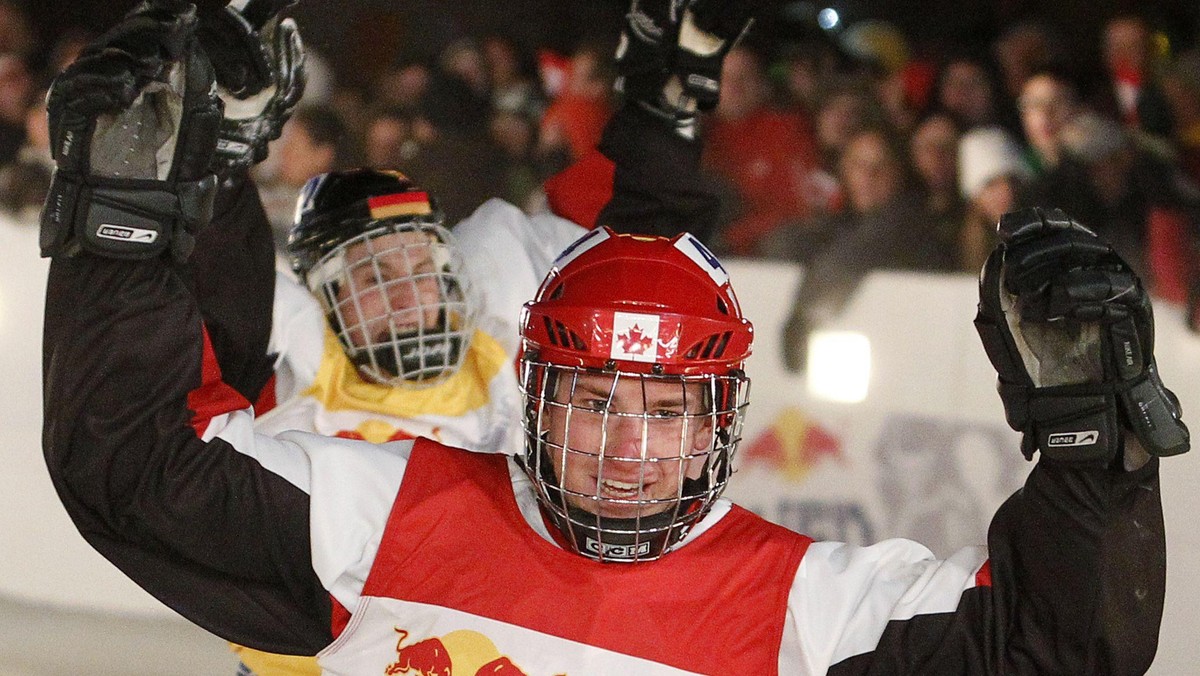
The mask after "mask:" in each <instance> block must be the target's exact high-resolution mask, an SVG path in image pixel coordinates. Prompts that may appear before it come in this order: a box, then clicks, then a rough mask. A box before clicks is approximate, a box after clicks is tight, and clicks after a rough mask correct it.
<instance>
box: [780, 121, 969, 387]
mask: <svg viewBox="0 0 1200 676" xmlns="http://www.w3.org/2000/svg"><path fill="white" fill-rule="evenodd" d="M902 157H903V154H902V153H901V152H900V151H899V150H898V149H897V147H896V145H895V143H894V142H893V141H892V140H891V139H890V137H889V136H888V134H887V133H886V132H884V131H882V130H880V129H867V130H864V131H862V132H860V133H858V134H857V135H855V136H854V137H853V138H852V139H851V140H850V143H849V144H848V145H847V146H846V152H845V154H844V155H843V157H842V161H841V163H840V174H841V180H842V183H843V185H844V186H845V190H846V197H847V209H846V210H845V211H843V212H841V213H838V214H833V215H830V216H827V217H823V220H824V221H825V223H823V224H822V225H821V226H818V227H814V228H811V229H809V230H808V231H806V232H805V231H799V230H796V231H786V232H785V231H781V232H780V233H779V236H778V237H776V238H773V240H774V241H773V243H772V244H773V245H774V246H775V247H776V251H777V252H778V253H790V254H791V255H790V257H791V258H792V260H797V261H800V262H805V269H804V280H803V283H802V284H801V285H800V288H799V290H798V292H797V294H796V298H795V301H794V303H793V306H792V311H791V315H790V317H789V319H788V321H787V325H786V327H785V330H784V337H783V340H784V362H785V363H786V365H787V366H788V368H789V369H792V370H802V369H804V367H805V359H806V358H807V350H808V347H807V343H808V334H809V331H810V330H811V329H814V328H817V327H819V326H821V325H822V324H823V323H825V322H826V321H828V320H830V319H832V318H833V317H836V316H837V315H838V314H840V313H841V311H842V309H843V308H844V307H845V304H846V303H847V302H848V301H849V300H850V298H851V297H852V296H853V294H854V291H855V290H856V289H857V288H858V284H859V282H861V281H862V279H863V278H864V277H865V276H866V275H867V274H868V273H869V272H870V271H872V270H877V269H881V268H889V269H905V270H926V271H928V270H950V269H953V267H954V251H953V246H952V243H950V242H946V241H944V240H942V239H940V237H939V234H938V233H937V232H936V230H935V228H934V227H933V226H931V219H929V218H928V217H927V216H926V214H925V212H924V210H923V209H922V208H921V202H920V198H919V197H918V196H917V195H916V194H915V193H914V192H913V191H912V190H910V189H908V187H907V185H906V176H905V171H904V164H903V160H902ZM817 233H821V235H823V237H820V238H818V237H817V236H815V235H816V234H817ZM789 234H790V235H792V236H791V238H790V239H786V238H785V237H784V236H785V235H789ZM821 239H823V240H824V241H820V240H821ZM814 252H815V253H814Z"/></svg>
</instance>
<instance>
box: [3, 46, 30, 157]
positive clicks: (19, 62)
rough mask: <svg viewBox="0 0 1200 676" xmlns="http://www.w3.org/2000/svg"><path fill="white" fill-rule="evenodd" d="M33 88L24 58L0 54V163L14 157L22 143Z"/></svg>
mask: <svg viewBox="0 0 1200 676" xmlns="http://www.w3.org/2000/svg"><path fill="white" fill-rule="evenodd" d="M33 88H34V84H33V78H32V77H31V76H30V74H29V70H28V69H27V68H26V67H25V61H24V60H23V59H22V58H21V57H19V56H17V55H15V54H0V165H5V164H8V163H10V162H12V161H13V160H15V159H17V151H18V149H20V147H21V144H23V143H24V142H25V114H26V113H27V112H28V110H29V104H30V101H31V99H32V98H33Z"/></svg>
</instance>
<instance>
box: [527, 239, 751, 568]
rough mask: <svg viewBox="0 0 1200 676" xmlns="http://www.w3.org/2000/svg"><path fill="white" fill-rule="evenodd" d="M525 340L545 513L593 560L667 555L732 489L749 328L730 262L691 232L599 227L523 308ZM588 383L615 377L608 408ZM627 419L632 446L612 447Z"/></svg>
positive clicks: (533, 468) (533, 449)
mask: <svg viewBox="0 0 1200 676" xmlns="http://www.w3.org/2000/svg"><path fill="white" fill-rule="evenodd" d="M522 338H523V357H522V386H523V388H524V396H525V403H526V405H525V426H526V451H525V455H524V457H523V458H522V461H521V464H522V466H523V467H524V468H525V471H526V474H527V475H528V476H529V477H530V479H531V480H532V481H533V482H534V484H535V486H536V488H537V496H538V500H539V502H540V504H541V506H542V508H543V511H544V512H545V513H546V515H547V518H548V519H549V520H550V521H551V522H552V523H554V524H555V526H556V527H557V529H558V531H559V533H560V535H561V539H562V540H564V541H565V545H566V546H567V547H568V548H570V549H572V550H574V551H576V552H577V553H579V554H582V555H583V556H587V557H589V558H593V559H596V560H600V561H643V560H653V559H656V558H659V557H661V556H663V555H664V554H665V553H666V552H667V551H669V550H670V548H671V547H672V546H674V545H675V544H676V543H678V542H679V541H680V540H682V539H683V538H684V537H685V536H686V535H687V533H688V532H689V531H690V529H691V528H692V527H693V526H694V525H695V524H696V523H698V522H699V521H700V520H701V519H702V518H703V517H704V516H705V515H706V514H707V513H708V512H709V511H710V510H711V508H712V506H713V504H714V503H715V501H716V500H717V498H718V497H719V496H720V494H721V493H722V492H723V491H724V488H725V485H726V483H727V482H728V480H729V477H730V475H731V474H732V471H733V465H732V462H733V454H734V452H735V450H736V447H737V444H738V442H739V441H740V437H741V426H742V420H743V417H744V411H745V406H746V402H747V397H748V392H749V381H748V379H747V378H746V376H745V374H744V372H743V371H742V370H741V367H742V363H743V361H744V359H745V358H746V356H748V355H749V352H750V342H751V338H752V327H751V325H750V322H749V321H748V320H746V319H745V318H744V317H742V316H741V310H740V307H739V305H738V303H737V299H736V297H735V296H734V294H733V291H732V289H731V288H730V286H729V284H728V275H727V274H726V273H725V270H724V268H722V267H721V265H720V263H719V262H718V261H717V260H716V258H715V257H713V256H712V254H711V253H709V252H708V250H707V249H706V248H704V247H703V245H702V244H700V242H699V241H697V240H695V238H694V237H692V236H691V235H688V234H686V233H685V234H683V235H680V236H678V237H675V238H674V239H666V238H661V237H639V236H632V235H616V234H614V233H612V232H611V231H609V230H608V229H607V228H603V229H600V230H594V231H592V232H591V233H589V234H588V235H585V236H584V237H583V238H581V239H580V240H579V241H577V242H576V243H575V244H574V245H572V246H571V247H569V248H568V249H567V250H566V251H565V252H564V253H563V254H562V256H560V258H559V260H558V261H557V262H556V263H555V267H554V269H553V270H552V271H551V273H550V274H549V276H548V277H547V278H546V280H545V281H544V282H543V284H542V287H541V289H540V290H539V292H538V295H537V297H536V298H535V299H534V300H533V301H532V302H530V303H528V304H526V306H525V311H524V316H523V322H522ZM586 379H591V380H592V381H593V382H594V381H595V380H596V379H602V380H603V382H606V383H611V390H610V391H609V394H608V402H607V404H600V403H599V402H597V400H596V397H597V394H596V393H597V390H596V386H595V385H593V386H592V388H591V390H590V392H591V393H590V394H586V395H585V396H583V397H576V396H575V394H574V393H573V390H574V388H575V386H576V385H577V384H578V383H579V382H580V381H581V380H586ZM568 381H569V382H570V383H571V388H572V391H571V392H567V391H564V390H563V388H564V386H565V384H566V383H567V382H568ZM639 386H640V393H639V390H638V389H637V388H638V387H639ZM585 389H586V388H585ZM651 392H653V394H651ZM618 399H619V400H620V402H621V403H620V405H619V406H616V407H615V408H613V406H614V402H615V400H618ZM697 399H699V402H700V403H699V404H694V403H692V402H695V401H697ZM589 402H592V403H589ZM572 421H574V422H572ZM589 421H591V422H589ZM572 425H574V427H572ZM622 425H624V426H626V428H628V426H630V425H635V427H634V428H633V429H635V430H636V429H639V427H637V426H640V430H641V432H640V439H639V435H638V434H636V433H633V434H632V435H630V434H629V433H626V435H627V437H629V438H632V439H633V442H632V443H634V444H635V445H637V446H640V448H638V449H637V450H636V451H635V450H632V448H631V447H630V446H629V445H625V446H624V450H621V451H617V450H616V447H617V445H618V444H621V443H627V442H625V441H623V440H622V439H623V438H622V437H621V436H620V435H619V434H618V433H617V432H616V431H615V430H617V429H619V428H620V427H621V426H622ZM589 427H590V428H591V431H590V432H589V431H588V428H589ZM610 430H612V431H611V432H610ZM597 434H599V441H597ZM610 437H611V439H610ZM606 439H608V441H606ZM704 439H707V441H703V440H704ZM702 441H703V443H702ZM698 446H703V448H702V449H701V448H698ZM672 449H674V450H672ZM606 467H607V468H608V469H606ZM631 467H633V468H636V469H631ZM557 468H561V472H560V471H559V469H557ZM622 468H624V469H622ZM672 468H674V469H672ZM559 474H562V475H563V476H559ZM581 476H582V477H584V478H583V479H582V480H581V479H580V477H581ZM668 489H669V490H668Z"/></svg>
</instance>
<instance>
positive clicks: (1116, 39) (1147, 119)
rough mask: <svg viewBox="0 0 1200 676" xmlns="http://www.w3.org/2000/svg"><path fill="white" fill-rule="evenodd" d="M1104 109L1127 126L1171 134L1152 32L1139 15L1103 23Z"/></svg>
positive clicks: (1163, 134)
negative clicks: (1105, 82)
mask: <svg viewBox="0 0 1200 676" xmlns="http://www.w3.org/2000/svg"><path fill="white" fill-rule="evenodd" d="M1103 50H1104V66H1105V68H1106V70H1107V72H1108V78H1109V90H1108V92H1107V95H1108V103H1109V105H1108V106H1106V109H1108V110H1111V111H1113V113H1114V114H1115V115H1116V116H1117V117H1118V118H1119V119H1120V120H1121V121H1122V122H1123V123H1124V124H1125V126H1126V127H1129V128H1130V129H1141V130H1143V131H1146V132H1148V133H1151V134H1156V135H1158V136H1164V137H1170V135H1171V114H1170V109H1169V107H1168V105H1167V102H1166V99H1165V98H1164V96H1163V93H1162V90H1161V89H1160V87H1159V85H1158V81H1157V74H1156V73H1155V68H1156V67H1157V65H1158V64H1157V58H1156V55H1155V51H1154V36H1153V33H1152V31H1151V29H1150V25H1149V24H1147V23H1146V20H1145V19H1144V18H1142V17H1141V16H1138V15H1135V14H1121V15H1118V16H1115V17H1113V18H1112V19H1110V20H1109V21H1108V23H1107V24H1105V26H1104V44H1103Z"/></svg>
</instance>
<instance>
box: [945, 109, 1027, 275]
mask: <svg viewBox="0 0 1200 676" xmlns="http://www.w3.org/2000/svg"><path fill="white" fill-rule="evenodd" d="M1032 175H1033V172H1032V171H1031V170H1030V168H1029V165H1028V164H1026V162H1025V158H1024V156H1023V154H1022V152H1021V147H1020V145H1018V144H1017V141H1016V139H1015V138H1013V135H1012V134H1011V133H1009V132H1008V131H1007V130H1005V129H1003V128H1001V127H993V126H988V127H976V128H974V129H972V130H970V131H968V132H967V133H965V134H963V135H962V138H961V139H959V142H958V188H959V191H960V192H961V193H962V196H963V200H964V201H966V203H967V215H966V218H965V219H964V223H963V229H962V232H961V233H960V236H959V259H960V263H961V266H962V267H963V268H964V269H968V270H977V269H979V266H981V265H983V261H984V260H985V259H986V258H987V254H988V252H990V251H991V250H992V248H993V246H994V245H995V232H994V230H995V228H996V223H997V222H999V220H1000V216H1001V215H1003V214H1004V213H1005V212H1007V211H1010V210H1012V208H1013V206H1014V204H1015V202H1016V196H1017V188H1018V186H1019V184H1020V183H1021V182H1024V181H1026V180H1029V178H1031V177H1032Z"/></svg>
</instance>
